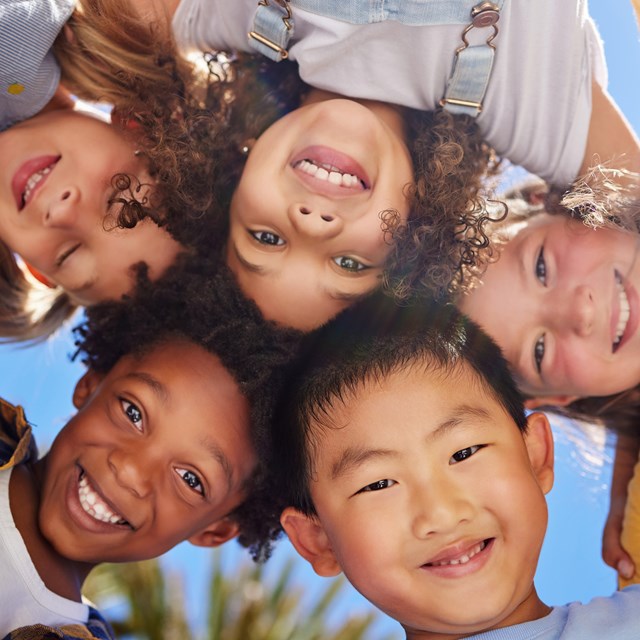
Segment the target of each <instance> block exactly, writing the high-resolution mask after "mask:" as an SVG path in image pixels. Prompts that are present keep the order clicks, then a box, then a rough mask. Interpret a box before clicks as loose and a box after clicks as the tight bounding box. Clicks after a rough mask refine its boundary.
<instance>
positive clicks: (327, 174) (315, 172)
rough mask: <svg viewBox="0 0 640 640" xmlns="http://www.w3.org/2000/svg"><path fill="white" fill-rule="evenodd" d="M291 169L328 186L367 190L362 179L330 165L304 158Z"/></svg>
mask: <svg viewBox="0 0 640 640" xmlns="http://www.w3.org/2000/svg"><path fill="white" fill-rule="evenodd" d="M293 168H294V169H299V170H300V171H303V172H304V173H306V174H307V175H310V176H312V177H313V178H315V179H316V180H325V181H326V182H329V183H330V184H335V185H337V186H339V187H344V188H345V189H357V190H358V191H364V190H365V189H367V185H366V184H365V182H364V180H363V179H362V178H359V177H358V176H357V175H355V174H353V173H347V172H344V171H341V170H340V169H339V168H338V167H336V166H335V165H332V164H326V163H321V164H316V163H315V162H314V161H313V160H311V159H310V158H305V159H303V160H300V161H298V162H296V163H295V164H294V165H293Z"/></svg>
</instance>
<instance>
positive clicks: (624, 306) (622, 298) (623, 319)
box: [612, 271, 631, 353]
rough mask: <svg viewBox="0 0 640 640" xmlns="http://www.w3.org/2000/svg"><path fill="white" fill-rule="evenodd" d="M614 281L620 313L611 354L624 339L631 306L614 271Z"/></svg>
mask: <svg viewBox="0 0 640 640" xmlns="http://www.w3.org/2000/svg"><path fill="white" fill-rule="evenodd" d="M615 280H616V289H617V290H618V300H619V303H620V312H619V314H618V322H617V324H616V330H615V335H614V339H613V347H612V351H613V353H615V352H616V350H617V349H618V347H619V346H620V343H621V342H622V338H623V337H624V334H625V331H626V330H627V324H628V323H629V318H630V317H631V305H630V304H629V298H628V296H627V292H626V291H625V288H624V284H623V282H622V276H621V275H620V274H619V273H618V272H617V271H616V272H615Z"/></svg>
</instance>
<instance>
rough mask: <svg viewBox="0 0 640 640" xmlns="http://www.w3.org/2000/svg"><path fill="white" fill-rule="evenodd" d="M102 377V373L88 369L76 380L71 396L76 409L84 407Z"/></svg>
mask: <svg viewBox="0 0 640 640" xmlns="http://www.w3.org/2000/svg"><path fill="white" fill-rule="evenodd" d="M103 378H104V376H103V375H102V374H100V373H96V372H95V371H93V370H92V369H89V370H88V371H87V372H86V373H85V374H84V375H83V376H82V378H80V380H78V382H77V383H76V388H75V389H74V390H73V398H72V401H73V406H74V407H75V408H76V409H82V407H84V405H85V404H86V403H87V400H89V398H90V397H91V394H92V393H93V392H94V391H95V390H96V387H97V386H98V385H99V384H100V382H102V379H103Z"/></svg>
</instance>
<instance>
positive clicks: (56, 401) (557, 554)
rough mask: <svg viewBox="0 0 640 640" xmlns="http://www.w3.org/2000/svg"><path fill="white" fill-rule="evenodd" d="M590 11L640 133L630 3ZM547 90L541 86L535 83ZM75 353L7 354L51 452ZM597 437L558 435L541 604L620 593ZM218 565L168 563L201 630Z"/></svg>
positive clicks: (66, 412)
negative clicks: (607, 536)
mask: <svg viewBox="0 0 640 640" xmlns="http://www.w3.org/2000/svg"><path fill="white" fill-rule="evenodd" d="M590 7H591V13H592V15H593V16H594V18H595V20H596V22H597V24H598V26H599V28H600V32H601V34H602V37H603V39H604V42H605V50H606V54H607V60H608V66H609V90H610V92H611V93H612V94H613V96H614V97H615V98H616V100H617V101H618V104H619V105H620V106H621V108H622V109H623V111H624V112H625V113H626V115H627V117H628V118H629V120H630V121H631V123H632V125H633V126H634V128H635V129H636V131H640V109H639V108H638V105H639V104H640V90H639V89H638V77H640V72H639V71H638V70H640V46H639V44H638V35H637V33H638V32H637V27H636V23H635V19H634V16H633V12H632V9H631V4H630V0H592V1H591V2H590ZM540 81H541V79H540V78H532V82H540ZM72 350H73V345H72V342H71V340H70V337H69V335H68V334H67V333H63V334H61V335H59V336H58V337H56V338H55V339H53V340H50V341H49V342H47V343H45V344H42V345H39V346H37V347H29V348H16V347H7V346H3V347H0V362H1V363H2V366H1V367H0V369H1V370H0V393H1V394H2V395H3V396H4V397H6V398H7V399H9V400H10V401H12V402H14V403H18V404H23V405H24V406H25V407H26V408H27V415H28V416H29V418H30V420H31V421H32V422H33V423H34V424H35V425H36V430H35V432H36V437H37V439H38V442H39V444H40V445H41V447H42V448H45V447H46V444H47V443H49V442H50V441H51V438H52V437H53V434H54V433H55V432H56V431H57V430H59V429H60V428H61V427H62V426H63V425H64V423H65V421H66V419H67V418H68V416H70V415H71V414H72V405H71V402H70V398H71V393H72V390H73V385H74V384H75V381H76V380H77V379H78V378H79V377H80V376H81V374H82V371H83V368H82V366H81V365H80V364H79V363H70V362H69V361H68V358H67V356H68V354H70V353H71V352H72ZM595 433H596V437H595V438H593V439H592V440H588V439H585V438H584V437H583V436H582V435H581V434H580V433H579V432H577V431H576V429H575V428H572V427H570V426H568V425H565V426H559V427H558V428H557V429H556V447H557V451H556V485H555V487H554V489H553V491H552V493H551V495H550V496H549V506H550V524H549V530H548V535H547V541H546V542H545V546H544V548H543V552H542V556H541V560H540V565H539V570H538V574H537V577H536V584H537V587H538V590H539V592H540V594H541V597H542V599H543V600H545V601H546V602H548V603H550V604H562V603H565V602H569V601H572V600H589V599H590V598H591V597H593V596H596V595H607V594H609V593H611V591H613V589H614V588H615V578H614V574H613V572H612V571H611V570H610V569H608V568H607V567H606V566H605V565H604V563H603V562H602V560H601V559H600V534H601V529H602V525H603V522H604V518H605V516H606V512H607V507H608V487H607V485H608V482H609V475H610V465H609V463H608V460H607V457H608V456H610V455H611V451H610V450H605V451H604V453H603V452H602V451H600V450H599V448H598V445H597V440H598V438H599V437H601V435H602V434H601V433H600V432H598V431H597V430H596V432H595ZM292 553H293V552H292V551H291V549H290V547H289V546H288V545H287V544H281V545H280V548H279V549H278V550H277V552H276V554H275V557H274V559H273V560H272V561H271V562H272V569H271V571H273V570H275V569H277V568H278V567H280V566H281V564H282V562H283V561H285V560H286V559H287V558H289V557H290V556H291V555H292ZM225 556H226V560H227V561H228V562H229V563H230V564H233V563H234V562H239V561H244V560H245V557H244V554H243V553H241V552H239V551H238V550H237V549H236V547H235V545H234V544H231V545H227V549H226V550H225ZM209 558H210V555H209V553H208V552H207V551H203V550H200V549H193V548H191V547H188V546H185V545H183V546H181V547H179V548H178V549H176V550H174V551H173V552H172V553H171V554H169V555H168V556H167V558H166V559H165V562H167V563H168V564H169V565H171V566H172V567H174V568H176V570H179V571H183V572H185V577H184V584H185V585H188V591H187V594H188V600H189V607H190V612H191V616H192V619H193V620H194V621H195V622H196V624H202V621H203V615H202V613H203V612H202V606H201V604H200V599H199V598H198V594H199V593H201V592H202V589H203V588H204V583H203V577H204V574H205V569H206V567H207V566H208V562H209ZM268 573H269V571H268V572H267V574H268ZM296 576H297V581H298V582H299V584H300V585H304V587H305V588H306V589H308V590H309V592H310V593H311V594H312V593H314V592H315V591H316V590H317V588H318V586H323V585H326V584H327V581H326V580H324V579H320V578H316V577H315V575H314V574H313V572H312V571H311V570H310V569H309V568H308V567H307V566H306V565H305V563H304V562H303V561H300V562H299V563H298V565H297V567H296ZM368 607H369V605H368V604H367V603H366V602H365V601H363V599H362V598H360V596H358V594H356V593H354V592H352V591H351V590H349V589H345V591H344V594H343V598H341V603H340V605H339V606H338V607H337V608H336V610H335V612H334V618H335V619H340V618H342V617H343V616H346V615H348V614H349V613H350V612H353V611H354V610H360V609H368ZM303 622H304V616H301V624H302V623H303ZM377 631H379V632H380V634H382V633H383V632H391V633H394V634H395V636H396V637H398V638H399V637H401V634H400V633H399V631H398V626H397V624H396V623H394V622H392V621H390V620H386V619H384V618H383V619H381V622H380V623H379V625H378V627H377ZM376 636H378V634H377V633H376Z"/></svg>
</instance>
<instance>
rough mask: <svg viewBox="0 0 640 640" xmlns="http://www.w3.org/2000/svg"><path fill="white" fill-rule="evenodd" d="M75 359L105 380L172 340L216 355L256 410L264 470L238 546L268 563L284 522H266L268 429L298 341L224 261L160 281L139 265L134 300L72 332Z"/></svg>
mask: <svg viewBox="0 0 640 640" xmlns="http://www.w3.org/2000/svg"><path fill="white" fill-rule="evenodd" d="M74 333H75V338H76V346H77V352H76V354H75V355H76V356H80V357H81V359H82V361H83V362H84V363H85V364H86V365H87V366H88V367H90V368H91V369H93V370H95V371H97V372H100V373H107V372H108V371H110V370H111V369H112V368H113V367H114V366H115V364H116V363H117V362H118V361H119V360H120V359H121V358H122V357H124V356H126V355H134V356H136V355H138V356H140V355H143V354H144V353H146V352H148V351H149V350H151V349H153V348H155V347H156V346H158V345H160V344H162V343H163V342H166V341H167V340H173V339H184V340H187V341H189V342H193V343H195V344H197V345H199V346H200V347H202V348H204V349H206V350H207V351H209V352H211V353H212V354H214V355H216V356H217V357H218V358H219V359H220V361H221V362H222V364H223V366H224V367H225V368H226V369H227V370H228V371H229V373H230V374H231V375H232V376H233V377H234V379H235V380H236V382H237V383H238V386H239V387H240V390H241V392H242V393H243V395H244V396H245V397H246V399H247V400H248V403H249V407H250V420H251V424H250V433H251V436H252V442H253V445H254V447H255V449H256V453H257V457H258V467H257V469H256V472H255V474H254V476H253V478H252V482H251V484H250V486H249V498H248V499H247V500H246V501H245V503H243V504H242V505H241V506H240V507H239V508H238V509H237V510H236V511H235V512H234V514H233V516H234V518H235V519H236V520H237V521H238V523H239V524H240V531H241V533H240V536H239V538H238V540H239V542H240V543H241V544H243V545H244V546H247V547H249V548H250V550H251V552H252V554H253V556H254V558H256V559H262V558H266V557H267V556H268V554H269V550H270V540H271V539H272V538H273V537H275V535H276V534H277V532H278V528H279V525H278V519H277V518H275V519H274V518H273V517H272V518H271V519H269V518H268V517H266V516H265V514H264V512H263V500H262V499H261V498H260V497H259V496H260V495H261V493H262V489H261V487H262V483H263V481H264V478H265V476H266V473H265V471H266V468H267V467H269V465H270V448H269V447H270V436H269V429H270V425H271V420H272V413H273V408H274V404H275V399H276V397H277V395H278V392H279V390H280V387H281V384H282V380H283V374H284V369H285V366H286V365H287V364H290V362H291V361H292V359H293V356H294V354H295V352H296V349H297V345H298V343H299V339H300V334H299V333H298V332H296V331H293V330H291V329H282V328H279V327H277V326H276V325H275V324H273V323H271V322H267V321H265V320H264V319H263V317H262V315H261V313H260V311H259V309H258V308H257V306H256V305H255V304H254V303H253V302H252V301H250V300H247V299H246V298H245V297H244V295H243V294H242V292H241V291H240V289H239V287H238V286H237V284H236V282H235V280H234V279H233V276H232V274H231V272H230V271H229V270H228V269H227V267H226V266H225V265H224V264H223V263H221V261H220V259H219V258H216V257H212V258H211V259H209V260H207V259H206V258H203V257H202V256H189V255H182V256H180V257H179V258H178V260H177V261H176V263H175V264H174V265H173V266H171V267H169V269H168V270H167V272H166V273H165V274H164V276H162V277H161V278H160V279H158V280H157V281H155V282H151V281H150V280H149V278H148V275H147V269H146V266H145V265H143V264H140V265H138V273H137V285H136V288H135V291H134V293H132V294H131V295H128V296H125V297H124V298H123V299H122V300H119V301H108V302H103V303H101V304H98V305H95V306H93V307H91V308H89V309H87V310H86V320H85V322H84V323H83V324H81V325H80V326H78V327H76V328H75V329H74Z"/></svg>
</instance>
